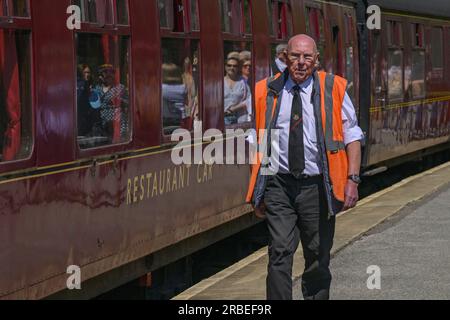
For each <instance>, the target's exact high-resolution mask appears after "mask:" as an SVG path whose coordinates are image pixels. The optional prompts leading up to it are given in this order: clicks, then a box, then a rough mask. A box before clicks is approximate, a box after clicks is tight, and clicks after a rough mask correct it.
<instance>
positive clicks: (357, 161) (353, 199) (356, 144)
mask: <svg viewBox="0 0 450 320" xmlns="http://www.w3.org/2000/svg"><path fill="white" fill-rule="evenodd" d="M342 120H343V122H344V123H343V128H344V140H345V144H346V151H347V158H348V175H349V176H350V175H359V174H360V169H361V141H364V134H363V132H362V130H361V128H360V127H359V126H358V119H357V116H356V112H355V108H354V106H353V103H352V101H351V99H350V97H349V96H348V94H345V98H344V103H343V106H342ZM358 200H359V194H358V184H356V183H355V182H353V181H352V180H350V179H348V180H347V185H346V187H345V202H344V207H343V211H346V210H348V209H351V208H354V207H355V206H356V203H357V202H358Z"/></svg>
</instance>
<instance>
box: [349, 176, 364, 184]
mask: <svg viewBox="0 0 450 320" xmlns="http://www.w3.org/2000/svg"><path fill="white" fill-rule="evenodd" d="M348 179H349V180H352V181H353V182H354V183H356V184H360V183H361V177H360V176H358V175H357V174H351V175H349V176H348Z"/></svg>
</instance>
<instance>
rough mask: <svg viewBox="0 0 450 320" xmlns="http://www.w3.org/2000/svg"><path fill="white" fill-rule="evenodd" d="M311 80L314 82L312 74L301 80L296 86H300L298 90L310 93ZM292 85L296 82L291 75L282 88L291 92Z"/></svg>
mask: <svg viewBox="0 0 450 320" xmlns="http://www.w3.org/2000/svg"><path fill="white" fill-rule="evenodd" d="M313 82H314V81H313V76H310V77H309V78H308V79H306V81H305V82H303V83H302V84H299V85H298V86H299V87H300V90H301V91H302V92H303V93H307V94H310V93H311V92H312V87H313V86H312V85H313ZM294 86H296V83H295V82H294V81H293V80H292V78H291V76H289V77H288V80H287V82H286V85H285V86H284V88H285V89H286V90H287V91H288V92H291V90H292V88H294Z"/></svg>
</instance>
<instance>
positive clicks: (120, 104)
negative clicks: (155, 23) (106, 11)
mask: <svg viewBox="0 0 450 320" xmlns="http://www.w3.org/2000/svg"><path fill="white" fill-rule="evenodd" d="M76 43H77V65H78V68H77V110H78V143H79V145H80V148H81V149H88V148H94V147H100V146H105V145H110V144H117V143H121V142H126V141H128V140H129V138H130V119H129V118H130V110H129V94H128V92H129V74H128V66H129V61H128V57H129V37H128V36H116V35H112V36H111V35H101V34H92V33H78V34H76Z"/></svg>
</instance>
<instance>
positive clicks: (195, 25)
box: [190, 0, 200, 31]
mask: <svg viewBox="0 0 450 320" xmlns="http://www.w3.org/2000/svg"><path fill="white" fill-rule="evenodd" d="M190 16H191V19H190V24H191V30H192V31H199V30H200V22H199V20H198V17H199V14H198V2H197V1H196V0H192V1H191V7H190Z"/></svg>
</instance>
